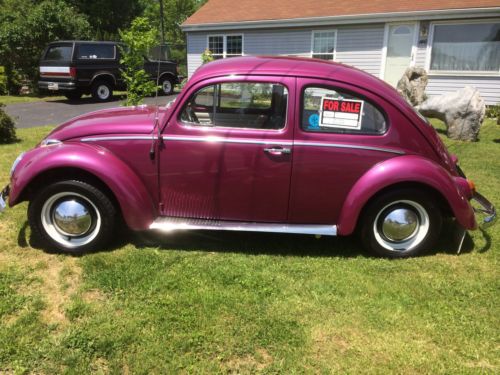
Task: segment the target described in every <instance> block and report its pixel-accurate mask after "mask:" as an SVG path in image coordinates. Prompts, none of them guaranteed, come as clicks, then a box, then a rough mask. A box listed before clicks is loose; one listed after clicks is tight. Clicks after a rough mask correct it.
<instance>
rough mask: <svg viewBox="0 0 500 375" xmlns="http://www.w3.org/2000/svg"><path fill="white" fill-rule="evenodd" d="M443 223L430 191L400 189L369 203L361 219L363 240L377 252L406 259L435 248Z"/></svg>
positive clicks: (370, 249) (368, 247) (371, 249)
mask: <svg viewBox="0 0 500 375" xmlns="http://www.w3.org/2000/svg"><path fill="white" fill-rule="evenodd" d="M441 224H442V214H441V210H440V209H439V207H438V206H437V204H436V201H435V200H434V199H433V198H432V197H431V196H429V194H426V193H424V192H422V191H419V190H416V189H399V190H394V191H390V192H388V193H386V194H383V195H381V196H379V197H377V198H375V200H374V201H373V202H371V203H369V205H368V206H367V208H366V209H365V211H364V212H363V217H362V218H361V240H362V242H363V245H364V247H365V248H366V249H367V250H369V251H372V252H374V253H375V254H377V255H381V256H384V257H388V258H406V257H411V256H415V255H418V254H421V253H422V252H423V251H425V250H428V249H430V248H432V246H433V245H434V244H435V243H436V241H437V239H438V237H439V234H440V232H441Z"/></svg>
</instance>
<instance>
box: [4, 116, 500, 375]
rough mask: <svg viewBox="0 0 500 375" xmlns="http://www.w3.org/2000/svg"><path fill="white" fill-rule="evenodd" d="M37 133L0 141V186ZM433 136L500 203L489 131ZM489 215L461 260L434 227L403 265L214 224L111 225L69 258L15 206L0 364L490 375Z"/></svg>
mask: <svg viewBox="0 0 500 375" xmlns="http://www.w3.org/2000/svg"><path fill="white" fill-rule="evenodd" d="M438 127H439V129H440V131H441V132H442V129H443V127H442V126H441V125H438ZM48 131H49V128H48V127H45V128H35V129H26V130H25V129H22V130H19V132H18V133H19V134H18V135H19V137H20V138H21V139H22V142H21V143H18V144H14V145H8V146H0V183H1V184H2V185H3V184H6V183H7V180H8V171H9V168H10V165H11V163H12V161H13V160H14V159H15V157H16V156H17V154H18V153H19V152H21V150H24V149H26V148H28V147H31V146H33V145H34V144H35V143H36V142H37V141H39V140H40V139H41V137H42V136H43V135H44V134H46V133H47V132H48ZM445 141H446V143H447V145H448V147H449V148H450V149H451V150H452V152H453V153H456V154H457V155H458V156H459V158H460V160H461V166H462V168H463V169H464V170H465V172H466V173H467V174H468V175H469V177H470V178H472V179H473V180H474V181H475V182H476V184H477V186H478V188H479V190H480V191H481V192H483V193H484V194H485V195H486V196H487V197H489V198H490V199H492V200H493V202H494V203H495V204H496V206H497V207H498V206H500V145H499V143H500V127H499V126H497V125H494V124H493V121H491V120H488V121H487V122H486V124H485V125H484V127H483V129H482V131H481V140H480V142H479V143H461V142H453V141H448V140H445ZM499 225H500V224H499ZM499 225H497V226H496V227H493V228H490V229H489V230H488V231H487V232H481V231H476V232H472V233H471V234H470V237H468V238H467V241H466V244H465V248H464V253H463V254H461V255H460V256H457V255H455V253H454V248H453V245H452V241H451V235H450V233H449V232H446V231H445V232H444V233H443V235H442V238H441V241H440V243H439V245H438V247H437V248H436V250H435V251H434V252H433V253H431V254H429V255H427V256H423V257H419V258H414V259H407V260H387V259H377V258H373V257H370V256H368V255H366V254H365V253H364V252H363V251H362V250H361V249H360V245H359V243H358V241H357V240H356V239H353V238H326V237H323V238H321V239H315V238H314V237H312V236H295V235H274V234H252V233H219V232H195V233H185V234H182V233H180V234H175V235H172V236H170V237H165V238H163V239H161V240H159V241H158V242H157V243H156V244H154V245H153V244H152V242H151V240H150V238H149V237H145V236H142V235H138V234H136V235H133V234H125V235H123V236H122V235H118V234H117V242H116V244H115V246H114V249H111V250H110V251H103V252H100V253H95V254H89V255H86V256H82V257H70V256H63V255H55V254H51V253H47V252H45V251H43V250H40V249H37V248H36V247H35V248H34V247H32V246H31V245H30V233H29V228H28V227H27V224H26V204H22V205H20V206H18V207H16V208H14V209H12V210H8V211H6V212H5V213H4V214H2V215H1V216H0V232H1V235H0V323H1V324H0V373H45V374H52V373H59V372H68V373H89V372H95V373H144V374H146V373H158V374H169V373H179V372H180V373H218V372H222V373H244V374H245V373H256V372H257V373H331V372H340V373H353V374H354V373H380V374H384V373H388V372H389V373H422V374H424V373H425V374H428V373H498V372H499V371H500V369H499V366H500V355H499V347H500V346H499V327H500V320H499V316H500V315H499V291H500V290H499V289H500V288H499V287H500V283H499V278H498V262H499V259H500V257H499V252H500V251H499V250H500V229H499V228H500V226H499ZM118 237H120V238H118Z"/></svg>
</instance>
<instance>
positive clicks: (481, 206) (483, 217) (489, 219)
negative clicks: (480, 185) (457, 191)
mask: <svg viewBox="0 0 500 375" xmlns="http://www.w3.org/2000/svg"><path fill="white" fill-rule="evenodd" d="M471 205H472V208H473V209H474V212H475V213H476V219H477V222H478V224H479V227H481V228H483V229H486V228H488V227H490V226H492V225H493V224H494V223H495V222H496V220H497V211H496V209H495V207H494V206H493V204H492V203H491V202H490V201H489V200H488V199H486V198H485V197H484V196H483V195H481V194H479V193H477V192H475V193H474V195H473V196H472V199H471Z"/></svg>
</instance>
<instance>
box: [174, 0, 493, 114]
mask: <svg viewBox="0 0 500 375" xmlns="http://www.w3.org/2000/svg"><path fill="white" fill-rule="evenodd" d="M182 29H183V30H184V31H185V32H186V34H187V52H188V74H189V76H191V75H192V74H193V72H194V71H195V70H196V69H197V68H198V67H199V66H200V65H201V63H202V62H201V54H202V53H203V51H204V50H205V49H207V48H208V49H210V50H211V51H212V53H213V54H214V56H215V57H216V58H228V57H232V56H240V55H280V56H306V57H315V58H321V59H327V60H333V61H338V62H342V63H346V64H349V65H353V66H355V67H358V68H360V69H363V70H365V71H367V72H369V73H371V74H373V75H375V76H377V77H380V78H382V79H384V80H386V81H387V82H389V83H391V84H392V85H395V84H396V82H397V81H398V79H399V78H400V77H401V76H402V74H403V72H404V70H405V69H406V68H407V67H408V66H412V65H413V66H415V65H416V66H421V67H424V68H425V69H426V70H427V71H428V73H429V85H428V87H427V92H428V94H430V95H438V94H442V93H446V92H451V91H455V90H456V89H458V88H461V87H463V86H465V85H472V86H474V87H476V88H478V89H479V90H480V92H481V95H482V96H483V98H484V99H485V101H486V103H487V104H497V103H500V0H440V1H435V0H418V1H405V0H401V1H397V0H385V1H378V0H374V1H366V0H365V1H362V0H335V1H333V0H236V1H235V0H209V1H208V2H207V3H206V4H205V5H204V6H203V7H202V8H200V9H199V10H198V11H197V12H196V13H195V14H193V15H192V16H191V17H190V18H188V19H187V20H186V21H185V22H184V23H183V25H182Z"/></svg>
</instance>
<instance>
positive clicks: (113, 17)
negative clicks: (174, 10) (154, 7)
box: [66, 0, 156, 40]
mask: <svg viewBox="0 0 500 375" xmlns="http://www.w3.org/2000/svg"><path fill="white" fill-rule="evenodd" d="M147 1H156V0H147ZM66 2H67V3H69V4H71V5H72V6H74V7H75V9H77V10H78V11H79V12H80V13H81V14H85V15H86V17H87V20H88V22H89V24H90V25H91V27H92V37H93V39H96V40H118V38H119V34H118V30H120V29H126V28H128V27H130V24H131V22H132V20H133V19H134V18H136V17H138V16H140V15H141V14H142V12H143V11H144V4H143V3H142V2H141V1H140V0H106V1H102V0H66Z"/></svg>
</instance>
